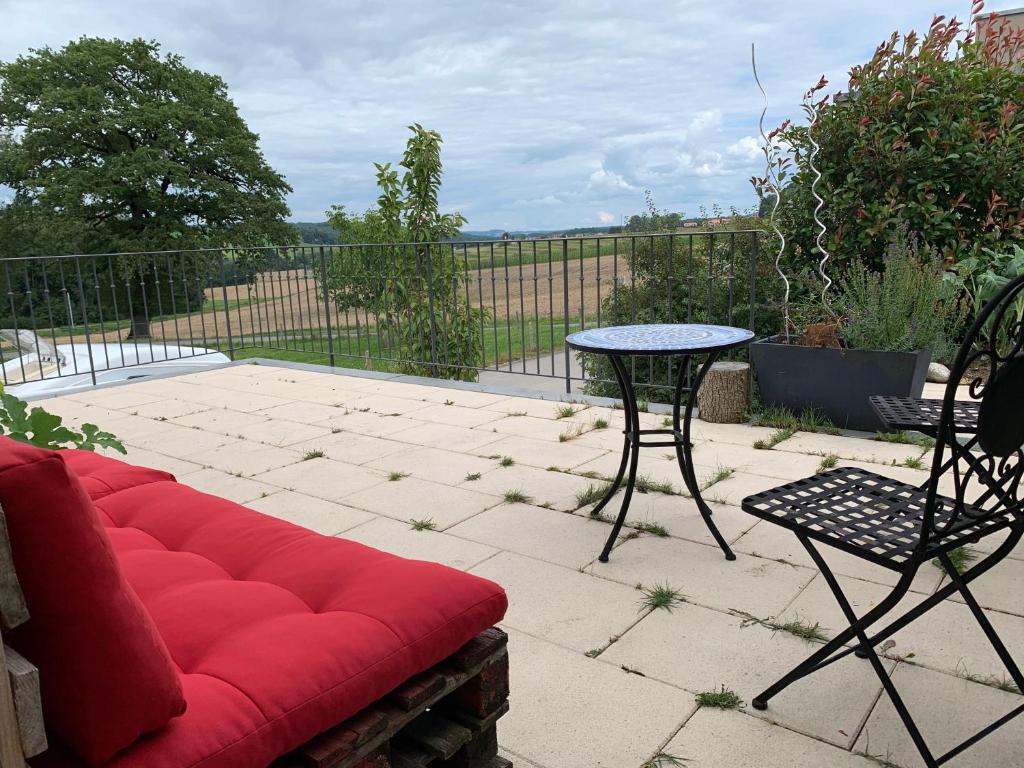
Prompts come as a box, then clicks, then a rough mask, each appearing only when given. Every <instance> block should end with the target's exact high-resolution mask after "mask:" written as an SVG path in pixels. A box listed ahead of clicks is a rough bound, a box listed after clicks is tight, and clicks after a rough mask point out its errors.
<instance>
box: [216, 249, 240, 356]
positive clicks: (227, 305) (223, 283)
mask: <svg viewBox="0 0 1024 768" xmlns="http://www.w3.org/2000/svg"><path fill="white" fill-rule="evenodd" d="M236 279H237V276H236ZM220 288H221V292H222V293H223V295H224V320H225V323H226V327H225V330H226V331H227V333H228V358H230V359H231V360H232V361H233V360H234V359H235V340H234V337H233V336H232V335H231V302H230V301H228V281H227V276H226V275H225V274H224V251H221V252H220ZM216 306H217V305H216V304H214V307H216ZM213 322H214V325H216V323H217V313H216V312H214V313H213Z"/></svg>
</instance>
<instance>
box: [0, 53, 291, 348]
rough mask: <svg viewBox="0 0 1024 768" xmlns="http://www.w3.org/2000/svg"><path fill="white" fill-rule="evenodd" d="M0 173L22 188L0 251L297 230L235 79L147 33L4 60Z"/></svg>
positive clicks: (136, 278) (124, 259) (119, 249)
mask: <svg viewBox="0 0 1024 768" xmlns="http://www.w3.org/2000/svg"><path fill="white" fill-rule="evenodd" d="M0 185H3V186H6V187H8V188H9V189H11V190H12V191H13V199H12V200H10V201H9V202H8V203H7V205H6V206H4V209H3V211H2V213H0V248H2V249H3V252H0V256H5V255H6V256H11V255H33V254H52V253H53V252H54V251H55V250H58V251H64V252H76V253H118V254H129V253H134V252H140V251H159V250H168V249H173V250H185V249H197V248H211V247H212V248H219V247H222V246H228V245H231V246H236V247H239V246H241V247H244V246H255V245H262V244H266V243H268V242H274V243H279V244H280V243H291V242H293V241H294V240H295V239H296V236H295V231H294V229H293V228H292V227H291V226H290V225H289V224H287V222H286V221H285V217H286V216H287V215H288V207H287V205H286V204H285V201H284V196H285V194H286V193H288V192H290V191H291V188H290V187H289V186H288V184H287V182H286V181H285V180H284V178H283V177H282V176H281V175H280V174H278V173H277V172H276V171H274V169H273V168H271V167H270V166H269V165H268V163H267V161H266V160H265V158H264V157H263V154H262V152H261V151H260V149H259V137H258V136H257V135H256V134H255V133H253V132H252V131H250V130H249V128H248V127H247V126H246V124H245V121H244V120H242V118H241V116H240V115H239V114H238V109H237V108H236V107H235V105H234V103H233V102H232V101H231V99H230V98H229V97H228V92H227V86H226V84H225V83H224V81H223V80H222V79H221V78H219V77H217V76H216V75H211V74H208V73H205V72H200V71H198V70H195V69H191V68H189V67H187V66H185V64H184V62H183V60H182V58H181V57H180V56H177V55H174V54H161V51H160V46H159V45H158V44H157V43H155V42H149V41H145V40H132V41H123V40H105V39H99V38H87V37H83V38H81V39H79V40H76V41H74V42H71V43H68V44H67V45H66V46H64V47H63V48H61V49H60V50H53V49H51V48H40V49H35V50H32V51H31V52H30V53H29V55H26V56H20V57H18V58H17V59H15V60H14V61H11V62H6V63H0ZM33 234H35V235H36V236H32V235H33ZM118 267H119V271H120V272H121V276H122V277H123V279H124V281H125V285H135V286H142V285H146V281H145V279H144V273H145V272H146V270H147V269H151V268H152V264H151V263H150V261H148V260H147V258H146V257H140V256H134V257H133V256H121V257H119V259H118ZM152 282H153V281H150V284H152ZM135 290H140V288H139V287H136V288H135ZM148 290H152V288H150V289H148ZM143 303H144V302H136V306H138V305H139V304H143ZM135 330H136V331H141V330H144V329H142V328H140V327H136V329H135Z"/></svg>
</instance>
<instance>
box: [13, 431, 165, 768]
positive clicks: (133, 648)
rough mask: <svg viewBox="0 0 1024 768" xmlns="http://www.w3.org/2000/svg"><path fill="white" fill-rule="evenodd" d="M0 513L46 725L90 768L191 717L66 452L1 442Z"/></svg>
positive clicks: (21, 631)
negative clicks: (26, 611) (4, 522)
mask: <svg viewBox="0 0 1024 768" xmlns="http://www.w3.org/2000/svg"><path fill="white" fill-rule="evenodd" d="M0 505H2V507H3V512H4V515H5V516H6V518H7V527H8V532H9V534H10V538H11V549H12V551H13V553H14V566H15V569H16V571H17V573H18V579H19V581H20V582H21V587H22V590H23V591H24V593H25V601H26V603H27V604H28V609H29V613H30V615H31V618H30V619H29V621H28V622H26V623H25V624H24V625H23V626H21V627H19V628H18V629H17V630H15V631H14V632H13V633H12V634H11V643H12V645H13V646H14V647H15V648H17V650H18V651H20V652H21V653H22V654H23V655H24V656H25V657H26V658H28V659H29V660H30V661H32V662H33V663H34V664H36V666H38V667H39V671H40V683H41V685H42V696H43V707H44V709H45V713H46V717H47V722H48V723H49V725H50V726H51V727H52V728H53V729H54V731H55V732H56V733H57V735H59V736H60V737H61V738H62V739H63V740H64V741H65V742H67V743H68V744H69V745H70V746H71V747H72V748H73V749H74V750H75V751H76V752H77V753H78V754H79V755H80V756H81V758H82V759H83V760H85V761H86V762H87V763H88V764H90V765H99V764H101V763H104V762H106V761H107V760H108V759H109V758H110V757H112V756H113V755H114V754H115V753H116V752H118V751H119V750H121V749H123V748H125V747H127V746H128V745H130V744H131V743H132V742H134V741H135V740H136V739H138V737H139V736H141V735H142V734H144V733H147V732H148V731H152V730H155V729H157V728H160V727H162V726H164V725H166V724H167V722H168V721H169V720H171V718H173V717H176V716H178V715H180V714H182V713H183V712H184V711H185V699H184V696H183V694H182V690H181V682H180V680H179V677H178V673H177V671H176V669H175V667H174V664H173V662H172V661H171V658H170V655H169V654H168V653H167V648H166V647H165V646H164V643H163V640H161V638H160V636H159V634H158V633H157V631H156V629H155V628H154V626H153V623H152V620H151V619H150V617H149V614H148V613H147V612H146V609H145V608H143V606H142V603H141V602H140V601H139V598H138V597H137V596H136V594H135V592H134V591H132V589H131V587H130V586H128V583H127V582H126V581H125V579H124V576H123V575H122V574H121V571H120V568H119V567H118V564H117V560H116V559H115V557H114V553H113V550H112V549H111V546H110V542H109V540H108V539H107V536H106V534H105V533H104V531H103V527H102V526H101V525H100V521H99V518H98V516H97V514H96V510H95V509H94V508H93V505H92V502H91V501H90V500H89V497H88V496H87V495H86V493H85V491H84V490H83V488H82V486H81V484H80V483H79V482H78V480H77V478H76V477H75V476H74V474H73V473H71V472H70V471H69V470H68V468H67V467H66V466H65V464H64V460H63V458H62V457H61V456H60V454H59V453H55V452H53V451H46V450H42V449H39V448H35V447H32V446H28V445H24V444H22V443H17V442H15V441H13V440H11V439H9V438H6V437H0Z"/></svg>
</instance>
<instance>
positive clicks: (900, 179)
mask: <svg viewBox="0 0 1024 768" xmlns="http://www.w3.org/2000/svg"><path fill="white" fill-rule="evenodd" d="M980 10H981V3H980V2H979V3H977V4H976V5H975V11H976V12H977V11H980ZM1022 58H1024V33H1022V32H1021V31H1019V30H1013V29H1011V28H1010V27H1009V25H1008V24H1007V23H1006V22H1005V20H1002V19H999V18H998V17H995V16H990V17H987V18H986V19H982V20H981V21H979V23H978V25H977V29H976V30H975V31H973V32H970V33H966V32H965V29H964V28H963V26H962V25H961V24H960V22H958V21H957V20H956V19H951V20H948V21H947V20H946V19H945V18H944V17H942V16H938V17H936V18H935V19H934V20H933V22H932V24H931V26H930V27H929V29H928V31H927V32H926V33H925V34H924V35H923V36H919V35H917V34H915V33H914V32H910V33H908V34H905V35H900V34H898V33H894V34H893V35H892V36H891V37H890V38H889V39H888V40H886V41H885V42H884V43H882V44H881V45H880V46H878V49H877V50H876V51H875V54H874V56H872V58H871V60H870V61H868V62H867V63H865V64H863V65H860V66H856V67H854V68H853V69H851V70H850V78H849V86H848V88H847V90H846V91H845V92H841V93H837V94H834V95H831V96H825V97H822V96H821V93H823V91H822V90H821V89H823V88H824V87H825V83H824V82H820V83H819V84H818V85H817V86H816V87H815V88H812V90H811V92H810V94H809V99H810V100H811V101H812V102H814V104H813V114H814V115H815V116H816V118H817V119H816V120H815V121H814V123H813V128H810V129H809V128H808V126H807V125H788V126H786V127H784V128H783V129H782V130H781V131H780V132H779V134H778V135H779V137H780V138H781V140H782V141H783V142H785V143H788V144H789V146H790V147H791V149H792V159H793V162H792V163H791V164H790V166H789V171H790V177H789V179H787V180H786V181H787V182H788V183H786V186H785V188H784V191H783V194H782V206H781V208H780V211H779V225H780V228H781V229H782V231H783V232H784V234H785V235H786V238H787V253H786V257H785V261H786V264H785V266H787V267H788V269H789V271H790V272H791V273H793V274H797V275H799V274H801V273H803V274H810V273H812V272H813V270H814V268H815V267H816V265H817V261H818V258H820V257H819V254H818V252H817V250H816V247H815V243H814V237H815V235H816V233H817V231H818V230H817V227H816V225H815V224H814V221H813V218H812V216H813V211H814V207H815V201H814V200H813V198H812V196H811V181H812V180H813V177H814V174H813V171H812V170H811V168H810V166H809V164H808V159H809V154H810V150H811V139H812V138H813V140H814V141H816V142H817V143H818V144H819V145H820V149H819V151H818V154H817V157H816V160H815V165H816V166H817V168H818V170H819V171H820V172H821V175H822V178H821V180H820V181H819V182H818V187H817V188H818V192H819V194H820V195H821V196H822V197H823V198H824V200H825V206H824V209H823V211H822V219H823V220H824V223H825V224H826V226H827V228H828V233H827V236H826V238H825V241H824V245H825V247H826V249H828V250H829V251H830V253H831V254H832V257H833V259H834V261H833V269H834V270H835V271H836V272H837V273H839V274H841V273H842V272H843V271H844V270H845V267H846V265H847V264H849V263H850V262H851V260H854V259H857V260H860V261H862V262H863V263H864V264H865V265H866V266H867V267H869V268H871V269H874V270H881V269H882V268H883V264H884V255H885V252H886V246H887V244H888V243H889V242H890V241H891V240H892V238H893V236H894V234H895V233H896V232H897V231H898V230H899V229H900V228H902V227H909V229H910V230H911V231H912V232H914V233H916V235H917V237H918V238H920V240H921V242H922V245H923V246H925V247H927V248H928V249H930V250H932V251H934V252H935V253H937V254H939V255H940V256H941V257H942V258H943V259H944V260H945V261H946V263H947V264H953V263H956V262H958V261H960V260H961V259H963V258H966V257H969V256H970V257H978V256H980V255H981V254H983V252H984V251H985V250H986V249H992V250H1000V249H1002V250H1006V249H1008V248H1009V247H1010V245H1011V244H1012V243H1024V208H1022V207H1024V134H1022V131H1024V114H1022V109H1021V107H1022V106H1024V72H1022V71H1021V65H1020V62H1021V60H1022Z"/></svg>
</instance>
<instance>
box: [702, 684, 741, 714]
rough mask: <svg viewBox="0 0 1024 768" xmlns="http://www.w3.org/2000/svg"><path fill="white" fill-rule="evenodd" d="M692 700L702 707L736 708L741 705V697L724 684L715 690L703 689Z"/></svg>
mask: <svg viewBox="0 0 1024 768" xmlns="http://www.w3.org/2000/svg"><path fill="white" fill-rule="evenodd" d="M694 700H695V701H696V702H697V703H698V704H700V705H701V706H702V707H716V708H718V709H737V708H739V707H742V706H743V699H741V698H740V697H739V696H737V695H736V692H735V691H731V690H729V689H728V688H726V687H725V686H724V685H723V686H722V687H721V688H719V689H718V690H717V691H704V692H703V693H698V694H697V695H696V696H694Z"/></svg>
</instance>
